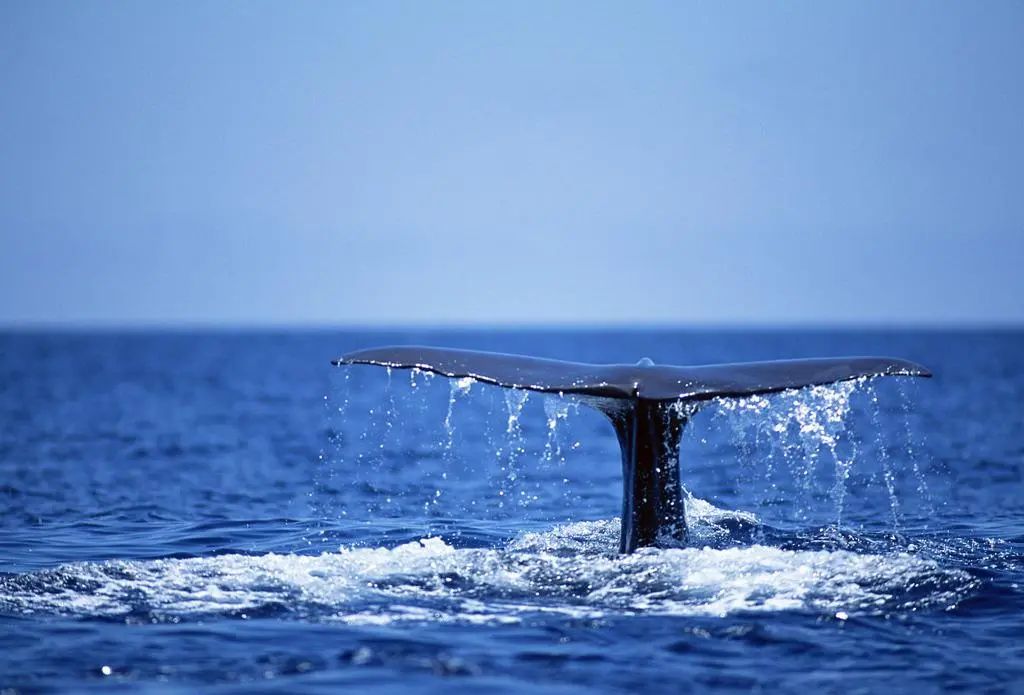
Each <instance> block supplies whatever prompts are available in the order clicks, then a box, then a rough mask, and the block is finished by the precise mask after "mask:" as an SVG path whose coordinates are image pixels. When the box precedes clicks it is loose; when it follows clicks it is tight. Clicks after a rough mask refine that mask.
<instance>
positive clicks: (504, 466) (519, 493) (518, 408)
mask: <svg viewBox="0 0 1024 695" xmlns="http://www.w3.org/2000/svg"><path fill="white" fill-rule="evenodd" d="M504 395H505V409H506V411H507V414H508V417H507V420H506V426H505V444H504V446H502V447H500V448H498V449H497V451H496V452H495V456H496V457H497V459H498V463H499V466H500V470H501V476H502V480H501V485H500V487H499V489H498V496H499V497H501V498H502V499H501V500H499V502H498V507H499V508H504V507H505V506H506V502H507V503H508V504H509V505H510V506H518V507H525V506H529V504H530V502H531V501H535V500H536V497H535V496H533V497H531V496H530V495H529V494H528V493H527V492H526V491H525V490H523V489H521V486H520V485H519V484H518V480H519V476H520V470H519V461H520V459H521V458H522V456H523V454H524V453H526V440H525V438H524V437H523V426H522V422H521V421H520V417H521V416H522V414H523V408H524V407H525V406H526V401H527V400H529V396H530V392H529V391H525V390H522V389H508V390H507V391H505V392H504Z"/></svg>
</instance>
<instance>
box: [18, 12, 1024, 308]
mask: <svg viewBox="0 0 1024 695" xmlns="http://www.w3.org/2000/svg"><path fill="white" fill-rule="evenodd" d="M1022 37H1024V3H1020V2H1000V1H992V2H985V3H969V2H959V3H958V2H944V3H931V2H899V3H890V2H829V3H820V2H786V3H755V2H726V3H696V2H693V3H690V2H641V3H603V2H554V3H545V2H508V3H477V2H347V3H346V2H298V3H262V2H247V3H242V2H206V3H202V2H189V3H129V2H116V3H115V2H103V1H98V2H81V3H76V2H18V1H14V0H0V84H2V85H3V89H2V90H0V323H8V324H10V323H20V322H46V323H51V322H55V323H61V322H74V323H91V322H103V323H138V322H143V323H179V322H184V323H230V324H236V323H289V322H297V323H332V324H334V323H358V324H372V323H385V324H393V323H403V322H416V323H463V324H471V323H488V324H491V323H505V322H514V323H523V322H525V323H559V322H567V321H571V322H576V323H578V322H585V323H621V322H642V323H652V322H657V323H677V322H702V323H706V322H715V323H743V322H751V321H753V322H758V323H770V322H828V323H843V322H883V323H893V322H901V321H909V322H937V323H942V322H964V321H968V322H1021V321H1024V273H1022V272H1021V265H1022V262H1024V77H1022V75H1024V40H1022Z"/></svg>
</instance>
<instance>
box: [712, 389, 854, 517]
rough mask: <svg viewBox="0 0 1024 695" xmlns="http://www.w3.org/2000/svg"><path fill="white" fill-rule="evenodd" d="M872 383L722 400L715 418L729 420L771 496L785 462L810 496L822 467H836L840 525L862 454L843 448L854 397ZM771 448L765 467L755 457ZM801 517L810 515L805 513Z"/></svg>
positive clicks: (835, 494) (835, 497) (835, 501)
mask: <svg viewBox="0 0 1024 695" xmlns="http://www.w3.org/2000/svg"><path fill="white" fill-rule="evenodd" d="M865 381H866V380H864V379H857V380H852V381H846V382H841V383H838V384H831V385H827V386H812V387H809V388H803V389H793V390H787V391H782V392H781V393H778V394H774V395H772V396H751V397H749V398H724V399H716V400H715V401H714V402H713V403H714V407H715V415H714V417H716V418H719V419H725V421H726V422H727V424H728V427H729V429H730V430H731V432H732V439H733V443H734V445H735V446H736V448H737V449H738V450H739V452H740V455H741V457H742V459H743V461H744V463H745V465H746V466H747V467H748V468H758V467H760V468H762V470H763V471H764V480H765V481H766V482H767V483H768V485H767V486H766V487H768V488H770V489H769V494H770V493H771V492H773V491H774V485H775V483H774V482H773V481H774V475H775V472H776V463H777V458H780V457H781V458H782V459H783V460H785V461H786V462H787V463H788V465H789V468H790V470H791V473H792V475H793V477H794V478H795V479H796V480H797V481H798V487H799V488H800V489H801V490H802V492H803V494H804V495H805V496H806V495H809V494H810V491H811V488H812V485H813V482H814V479H815V476H816V474H817V473H818V469H819V466H820V465H821V464H822V463H823V461H824V462H825V463H827V462H828V461H831V462H832V464H833V474H832V478H833V482H832V486H831V490H830V495H831V498H832V502H833V506H834V511H835V523H836V526H837V527H839V526H841V525H842V523H843V513H844V510H845V504H846V496H847V481H848V479H849V477H850V472H851V470H852V467H853V464H854V461H855V459H856V453H857V448H856V444H855V442H854V441H852V440H851V441H850V442H848V443H847V446H846V447H843V446H842V444H843V443H844V437H845V435H846V434H847V416H848V414H849V413H850V400H851V396H852V395H853V394H854V393H855V392H856V391H857V389H858V388H860V387H861V386H862V385H863V383H864V382H865ZM766 443H767V444H768V456H767V457H766V460H765V461H764V462H761V461H754V460H753V459H754V454H755V453H756V452H757V451H759V450H761V449H763V448H764V445H765V444H766ZM801 515H804V513H803V512H802V513H801Z"/></svg>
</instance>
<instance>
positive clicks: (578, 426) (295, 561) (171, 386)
mask: <svg viewBox="0 0 1024 695" xmlns="http://www.w3.org/2000/svg"><path fill="white" fill-rule="evenodd" d="M394 343H421V344H438V345H448V346H455V347H466V348H477V349H485V350H499V351H506V352H518V353H527V354H534V355H538V356H544V357H553V358H562V359H569V360H578V361H591V362H624V363H633V362H635V361H637V360H638V359H640V358H642V357H650V358H652V359H653V360H654V361H655V362H661V363H669V364H701V363H708V362H729V361H744V360H760V359H779V358H794V357H809V356H834V355H846V354H851V355H859V354H869V355H870V354H880V355H892V356H898V357H904V358H908V359H911V360H914V361H917V362H920V363H922V364H925V365H927V366H928V367H930V368H931V369H932V370H933V371H934V372H935V375H936V376H935V378H934V379H930V380H925V379H909V378H900V379H896V378H889V379H878V380H870V381H858V382H850V383H847V384H842V385H838V386H832V387H818V388H810V389H803V390H800V391H793V392H784V393H781V394H777V395H774V396H771V397H767V398H748V399H744V400H725V401H719V402H712V403H709V404H707V405H706V406H705V407H704V408H703V409H702V410H701V411H700V412H699V413H698V415H697V416H696V417H695V418H694V419H693V420H692V421H691V422H690V424H689V425H688V426H687V429H686V432H685V434H684V440H683V445H682V452H681V455H680V465H681V476H682V480H683V481H684V484H685V487H686V494H687V499H686V505H687V513H688V518H689V522H690V527H691V538H690V540H689V542H688V543H687V545H686V546H685V547H678V548H668V549H644V550H642V551H640V552H637V553H636V554H633V555H629V556H622V555H619V554H618V553H617V548H618V515H619V512H620V505H621V469H620V460H619V452H618V445H617V443H616V440H615V437H614V434H613V431H612V428H611V427H610V425H609V424H608V423H607V422H606V420H605V419H604V416H603V415H601V414H600V413H597V412H595V411H592V410H589V409H588V408H587V407H586V406H585V405H580V404H579V403H576V402H573V401H572V400H569V399H565V398H558V397H555V396H541V395H540V394H524V393H523V392H517V391H505V390H502V389H498V388H495V387H491V386H486V385H483V384H480V383H473V382H469V381H460V382H450V381H448V380H446V379H444V378H443V377H431V376H430V375H427V374H424V373H418V372H415V371H403V370H392V371H391V372H390V373H389V372H388V371H387V370H385V369H381V368H374V367H333V366H331V364H330V360H331V359H332V358H334V357H337V356H339V355H341V354H342V353H344V352H346V351H348V350H352V349H356V348H361V347H368V346H373V345H380V344H394ZM341 688H348V689H351V690H352V691H353V692H373V691H378V692H395V691H403V692H405V691H408V692H424V693H426V692H451V691H453V690H457V691H471V690H473V691H477V690H479V691H483V690H485V689H486V690H487V691H490V692H529V693H531V694H535V693H548V692H550V693H574V692H598V691H604V692H622V693H627V692H641V691H642V692H704V691H707V690H711V689H715V690H719V691H723V692H730V691H735V692H750V691H772V692H775V691H779V692H794V691H799V692H802V693H811V692H844V693H858V692H887V693H890V692H913V693H928V692H940V691H955V690H960V691H967V692H990V693H1000V692H1024V332H1020V331H1010V330H1003V331H990V332H984V331H950V332H938V331H923V330H916V331H910V330H870V331H858V330H844V331H824V330H823V331H794V330H758V331H741V330H727V331H696V330H688V331H687V330H633V331H610V330H608V331H604V330H574V331H541V330H503V331H493V330H489V331H483V330H481V331H447V332H439V331H425V330H418V329H417V330H407V331H389V332H383V331H376V332H369V331H337V332H332V331H326V330H325V331H306V332H300V331H292V332H288V331H280V332H257V331H241V332H227V331H221V332H184V331H180V332H145V331H142V332H123V333H122V332H98V333H88V332H82V331H78V332H66V333H46V332H23V333H6V334H0V691H2V692H4V693H12V692H60V691H72V692H82V691H91V690H102V691H125V692H157V693H163V692H181V693H194V692H204V693H214V692H239V693H242V692H244V693H248V692H284V693H294V692H315V691H324V692H327V691H331V692H333V691H337V690H339V689H341Z"/></svg>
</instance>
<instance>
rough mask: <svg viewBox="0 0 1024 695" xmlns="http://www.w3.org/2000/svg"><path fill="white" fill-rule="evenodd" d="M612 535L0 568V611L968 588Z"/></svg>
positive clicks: (658, 610)
mask: <svg viewBox="0 0 1024 695" xmlns="http://www.w3.org/2000/svg"><path fill="white" fill-rule="evenodd" d="M688 514H689V515H690V517H691V523H692V527H693V529H694V531H695V533H696V534H698V536H700V537H703V538H710V537H711V536H713V535H714V534H717V533H720V528H722V527H725V526H728V525H729V524H735V523H740V522H744V521H751V520H752V517H750V516H749V515H743V514H737V513H734V512H727V511H725V510H720V509H716V508H714V507H713V506H711V505H710V504H708V503H707V502H704V501H702V500H694V499H691V500H688ZM709 534H710V535H709ZM617 543H618V520H617V519H609V520H604V521H590V522H577V523H573V524H566V525H563V526H558V527H556V528H554V529H552V530H550V531H547V532H544V533H522V534H520V535H519V536H517V537H516V538H513V539H512V540H511V541H509V542H508V543H506V544H504V545H503V546H501V547H497V548H457V547H454V546H453V545H451V544H450V543H448V542H446V541H445V540H443V539H441V538H437V537H427V538H423V539H420V540H417V541H414V542H409V543H404V544H402V545H398V546H397V547H393V548H383V547H378V548H353V547H342V548H340V549H339V550H338V551H337V552H332V553H323V554H320V555H290V554H267V555H260V556H250V555H222V556H217V557H205V558H190V559H163V560H153V561H136V560H114V561H108V562H90V563H79V564H71V565H64V566H61V567H57V568H55V569H52V570H47V571H42V572H33V573H25V574H9V575H5V576H3V577H0V613H3V614H6V615H39V614H49V615H64V616H76V617H96V618H104V619H121V620H125V621H128V622H164V621H169V622H180V621H197V620H208V619H211V618H221V619H231V618H247V617H255V616H275V617H284V618H292V619H296V620H306V621H317V622H343V623H355V624H374V625H387V624H394V623H408V622H423V623H428V622H429V623H437V622H456V623H487V624H501V623H517V622H522V621H524V620H528V619H530V617H531V616H536V615H541V614H544V615H551V614H558V615H564V616H567V617H587V618H602V617H609V616H616V615H637V614H644V615H670V616H726V615H731V614H736V613H746V612H757V613H777V612H790V611H798V612H805V613H811V614H818V615H821V616H825V617H834V616H836V615H838V614H839V613H842V614H844V615H846V616H847V617H848V616H853V615H858V614H860V615H887V614H900V613H911V612H919V611H923V610H948V609H950V608H953V607H955V606H956V605H958V603H959V602H961V601H963V600H964V599H965V598H967V597H969V596H971V595H973V593H975V592H976V591H977V589H978V587H979V582H978V581H977V580H976V579H974V578H972V577H971V576H970V575H969V574H967V573H966V572H963V571H961V570H957V569H948V568H944V567H942V566H941V565H940V564H938V562H936V561H935V560H932V559H928V558H925V557H921V556H919V555H915V554H909V553H906V552H897V553H890V554H878V555H876V554H859V553H853V552H850V551H846V550H836V551H826V550H789V549H782V548H777V547H769V546H765V545H753V546H747V547H736V546H732V547H721V546H719V547H709V546H705V547H701V548H696V547H690V548H680V549H669V550H658V549H655V548H645V549H643V550H641V551H639V552H637V553H635V554H633V555H619V554H618V553H617V552H616V549H617Z"/></svg>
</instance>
